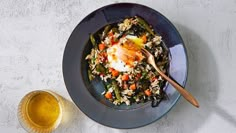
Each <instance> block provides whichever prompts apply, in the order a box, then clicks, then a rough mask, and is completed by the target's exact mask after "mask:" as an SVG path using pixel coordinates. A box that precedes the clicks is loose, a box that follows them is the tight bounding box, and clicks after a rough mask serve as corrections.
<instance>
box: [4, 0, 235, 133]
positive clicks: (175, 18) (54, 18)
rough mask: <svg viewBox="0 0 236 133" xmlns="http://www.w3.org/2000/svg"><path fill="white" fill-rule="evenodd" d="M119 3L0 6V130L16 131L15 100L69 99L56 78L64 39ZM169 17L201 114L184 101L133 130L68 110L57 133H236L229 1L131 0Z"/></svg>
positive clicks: (93, 0) (62, 0)
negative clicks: (41, 95) (46, 92)
mask: <svg viewBox="0 0 236 133" xmlns="http://www.w3.org/2000/svg"><path fill="white" fill-rule="evenodd" d="M116 2H128V1H121V0H83V1H82V0H1V1H0V132H8V133H18V132H19V133H22V132H25V131H24V129H23V128H22V127H21V126H20V125H19V122H18V120H17V116H16V112H17V111H16V110H17V105H18V103H19V101H20V99H21V98H22V97H23V96H24V95H25V94H26V93H28V92H30V91H32V90H36V89H51V90H54V91H56V92H58V93H59V94H60V95H62V96H63V97H65V98H67V99H68V100H69V101H71V99H70V97H69V95H68V93H67V90H66V88H65V85H64V81H63V75H62V55H63V50H64V47H65V44H66V41H67V39H68V37H69V36H70V34H71V32H72V30H73V29H74V27H75V26H76V25H77V24H78V23H79V21H80V20H81V19H82V18H84V17H85V16H86V15H87V14H88V13H90V12H92V11H93V10H95V9H97V8H98V7H102V6H104V5H107V4H110V3H116ZM129 2H137V3H141V4H144V5H147V6H150V7H152V8H154V9H156V10H157V11H160V12H161V13H162V14H164V15H165V16H166V17H167V18H169V19H170V20H171V21H172V22H173V23H174V25H175V26H176V27H177V29H178V30H179V32H180V34H181V35H182V37H183V39H184V41H185V43H186V47H187V50H188V56H189V63H190V64H189V67H190V70H189V78H188V83H187V89H188V90H189V91H190V92H191V93H192V94H193V95H195V96H196V98H197V99H198V100H199V102H200V105H201V107H200V109H196V108H194V107H192V106H191V105H190V104H188V103H187V102H186V101H185V100H184V99H183V98H181V99H180V100H179V102H178V103H177V104H176V106H175V107H174V108H173V109H172V110H171V111H170V112H169V113H168V114H167V115H166V116H164V117H163V118H162V119H161V120H159V121H157V122H155V123H153V124H151V125H148V126H145V127H142V128H138V129H132V130H119V129H113V128H108V127H105V126H102V125H100V124H98V123H96V122H94V121H92V120H91V119H89V118H88V117H86V116H85V115H84V114H83V113H82V112H81V111H79V110H78V109H77V108H76V107H75V106H73V104H72V103H69V104H67V105H68V106H69V107H67V113H68V114H69V116H68V117H69V118H68V119H67V121H66V122H64V123H63V124H62V125H61V126H60V127H59V128H58V129H57V130H56V132H58V133H65V132H68V133H73V132H79V133H110V132H112V133H113V132H114V133H144V132H145V133H213V132H214V133H221V132H224V133H235V132H236V94H235V93H236V85H235V84H236V82H235V75H236V52H235V50H236V0H225V1H222V0H172V1H167V0H146V1H144V0H143V1H141V0H140V1H138V0H132V1H129Z"/></svg>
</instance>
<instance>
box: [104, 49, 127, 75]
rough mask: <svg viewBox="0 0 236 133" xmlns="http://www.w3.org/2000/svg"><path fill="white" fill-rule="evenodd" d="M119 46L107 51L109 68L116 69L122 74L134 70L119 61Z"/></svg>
mask: <svg viewBox="0 0 236 133" xmlns="http://www.w3.org/2000/svg"><path fill="white" fill-rule="evenodd" d="M118 48H119V47H118V45H114V46H112V47H110V48H108V49H107V59H108V62H109V67H111V68H114V69H116V70H118V71H120V72H126V71H130V70H131V69H132V68H131V67H130V66H128V65H126V64H125V62H123V61H122V60H121V59H119V58H118V57H119V52H118V51H119V50H118Z"/></svg>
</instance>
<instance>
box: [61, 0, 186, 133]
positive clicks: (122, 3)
mask: <svg viewBox="0 0 236 133" xmlns="http://www.w3.org/2000/svg"><path fill="white" fill-rule="evenodd" d="M113 5H137V6H142V7H144V8H148V9H149V10H153V11H154V12H156V13H158V14H159V15H160V16H162V17H163V18H164V19H165V20H166V21H167V22H168V24H169V25H170V26H171V27H172V28H173V29H174V30H175V32H176V33H177V36H179V38H180V39H181V42H182V46H183V47H184V55H185V57H186V74H185V77H184V82H183V87H185V85H186V82H187V78H188V68H189V61H188V60H189V59H188V54H187V50H186V46H185V43H184V41H183V39H182V37H181V35H180V33H179V32H178V30H177V29H176V27H175V26H174V25H173V24H172V23H171V22H170V20H169V19H168V18H167V17H166V16H164V15H163V14H161V13H160V12H159V11H156V10H155V9H152V8H150V7H148V6H146V5H143V4H138V3H132V2H120V3H113V4H108V5H105V6H102V7H99V8H98V9H95V10H93V11H92V12H90V13H89V14H88V15H86V16H85V17H84V18H83V19H82V20H81V21H80V22H79V23H78V24H77V25H76V27H77V26H78V25H80V24H81V22H83V20H84V19H85V18H86V17H87V16H89V15H91V14H93V13H94V12H96V11H98V10H101V9H103V8H107V7H109V6H113ZM75 29H76V28H74V29H73V31H72V33H71V35H72V34H73V33H74V31H75ZM71 35H70V36H69V38H68V41H67V43H66V44H68V42H69V39H70V37H71ZM67 47H68V45H66V46H65V48H64V53H63V59H62V71H63V79H64V83H65V85H66V81H65V77H64V73H65V71H64V69H65V64H64V62H65V60H64V59H65V50H66V49H67ZM66 88H67V87H66ZM67 91H68V93H69V95H70V97H71V99H72V101H74V100H73V96H72V93H70V90H69V89H68V88H67ZM180 97H181V95H180V94H178V97H177V98H176V100H175V101H174V102H173V104H172V105H171V106H170V108H169V109H168V110H167V111H166V112H165V113H164V114H163V115H162V116H160V117H159V118H157V119H156V120H153V121H150V122H149V123H146V124H144V125H140V126H135V127H129V128H123V127H119V126H110V125H108V124H104V123H100V122H99V121H97V120H96V119H94V118H92V117H90V116H89V115H88V114H87V113H86V112H83V111H82V110H81V108H80V107H79V106H78V105H77V104H76V103H75V104H76V106H77V107H78V108H79V109H80V110H81V111H82V112H83V113H84V114H85V115H86V116H87V117H88V118H90V119H92V120H93V121H95V122H97V123H99V124H101V125H104V126H107V127H110V128H116V129H133V128H140V127H144V126H146V125H149V124H151V123H154V122H156V121H157V120H159V119H161V118H162V117H163V116H165V115H166V114H167V113H168V112H169V111H170V110H171V109H172V108H173V107H174V106H175V105H176V103H177V102H178V101H179V99H180Z"/></svg>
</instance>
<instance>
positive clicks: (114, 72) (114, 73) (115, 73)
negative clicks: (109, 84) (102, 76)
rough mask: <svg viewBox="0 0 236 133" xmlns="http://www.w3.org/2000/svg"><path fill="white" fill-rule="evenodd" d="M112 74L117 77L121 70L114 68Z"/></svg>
mask: <svg viewBox="0 0 236 133" xmlns="http://www.w3.org/2000/svg"><path fill="white" fill-rule="evenodd" d="M111 74H112V76H113V77H117V76H118V75H119V71H117V70H115V69H113V70H112V71H111Z"/></svg>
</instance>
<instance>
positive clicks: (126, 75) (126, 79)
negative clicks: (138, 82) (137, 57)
mask: <svg viewBox="0 0 236 133" xmlns="http://www.w3.org/2000/svg"><path fill="white" fill-rule="evenodd" d="M121 80H122V81H128V80H129V75H128V74H124V75H122V77H121Z"/></svg>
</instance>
